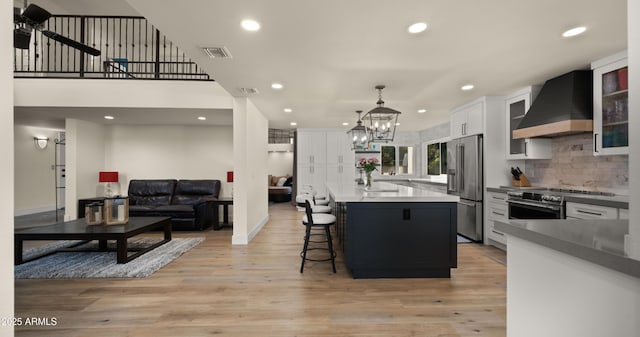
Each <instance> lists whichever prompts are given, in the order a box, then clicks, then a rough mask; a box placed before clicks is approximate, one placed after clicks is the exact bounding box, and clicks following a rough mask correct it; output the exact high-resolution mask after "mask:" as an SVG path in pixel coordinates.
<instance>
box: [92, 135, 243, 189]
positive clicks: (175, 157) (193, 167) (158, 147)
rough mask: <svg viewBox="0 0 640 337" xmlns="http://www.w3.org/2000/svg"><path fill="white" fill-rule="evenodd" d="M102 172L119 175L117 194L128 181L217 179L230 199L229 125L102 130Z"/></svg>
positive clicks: (231, 153) (230, 145) (230, 160)
mask: <svg viewBox="0 0 640 337" xmlns="http://www.w3.org/2000/svg"><path fill="white" fill-rule="evenodd" d="M105 144H106V146H105V161H104V167H103V169H104V170H107V171H118V172H119V173H120V192H121V194H123V195H126V194H127V188H128V186H129V180H130V179H218V180H220V182H221V185H222V190H221V195H223V196H231V188H230V186H229V184H228V183H227V182H226V172H227V171H232V170H233V128H232V127H231V126H139V125H136V126H127V125H115V126H110V127H107V128H106V136H105Z"/></svg>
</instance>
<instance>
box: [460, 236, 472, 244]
mask: <svg viewBox="0 0 640 337" xmlns="http://www.w3.org/2000/svg"><path fill="white" fill-rule="evenodd" d="M458 243H471V240H469V239H467V238H465V237H464V236H460V235H458Z"/></svg>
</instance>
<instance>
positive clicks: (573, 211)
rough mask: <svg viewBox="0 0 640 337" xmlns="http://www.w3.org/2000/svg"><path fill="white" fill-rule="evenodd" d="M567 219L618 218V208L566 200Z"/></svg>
mask: <svg viewBox="0 0 640 337" xmlns="http://www.w3.org/2000/svg"><path fill="white" fill-rule="evenodd" d="M566 209H567V212H566V218H567V219H583V220H594V219H595V220H598V219H609V220H615V219H618V209H617V208H615V207H607V206H600V205H591V204H580V203H576V202H567V208H566Z"/></svg>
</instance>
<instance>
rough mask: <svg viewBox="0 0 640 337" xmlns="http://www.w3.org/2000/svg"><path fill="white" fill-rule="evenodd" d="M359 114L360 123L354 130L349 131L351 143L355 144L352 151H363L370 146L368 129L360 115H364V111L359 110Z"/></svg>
mask: <svg viewBox="0 0 640 337" xmlns="http://www.w3.org/2000/svg"><path fill="white" fill-rule="evenodd" d="M356 113H357V114H358V122H357V125H356V126H354V127H353V129H351V130H349V131H347V133H348V134H349V136H350V137H351V141H352V142H353V144H352V146H351V149H352V150H363V149H366V148H367V145H368V144H369V133H368V132H367V128H366V127H365V126H364V125H362V119H361V118H360V114H362V110H357V111H356Z"/></svg>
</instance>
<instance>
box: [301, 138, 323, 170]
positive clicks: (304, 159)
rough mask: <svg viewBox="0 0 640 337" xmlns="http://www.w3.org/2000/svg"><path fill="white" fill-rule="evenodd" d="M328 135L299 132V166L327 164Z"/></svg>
mask: <svg viewBox="0 0 640 337" xmlns="http://www.w3.org/2000/svg"><path fill="white" fill-rule="evenodd" d="M325 142H326V133H325V132H319V131H298V136H297V151H298V153H297V160H298V164H299V165H300V164H302V165H316V164H324V163H325V162H326V144H325Z"/></svg>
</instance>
